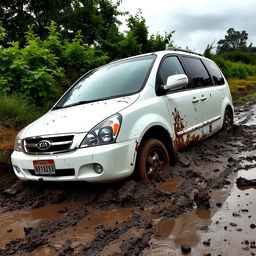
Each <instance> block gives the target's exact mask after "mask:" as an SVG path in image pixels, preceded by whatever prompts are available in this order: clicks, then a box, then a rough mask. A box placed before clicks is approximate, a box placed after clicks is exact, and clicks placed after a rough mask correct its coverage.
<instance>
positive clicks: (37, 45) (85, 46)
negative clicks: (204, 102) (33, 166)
mask: <svg viewBox="0 0 256 256" xmlns="http://www.w3.org/2000/svg"><path fill="white" fill-rule="evenodd" d="M120 3H121V1H115V3H113V1H111V0H90V1H87V0H59V1H57V2H56V1H54V2H52V3H51V4H50V5H49V4H48V2H45V1H42V0H38V1H34V0H26V1H20V0H13V1H3V3H2V4H1V6H0V14H1V15H0V17H1V20H0V95H1V96H0V125H4V126H10V127H13V126H15V125H16V124H18V125H22V126H23V125H26V124H27V123H30V122H31V121H32V120H34V119H35V118H36V117H38V116H39V115H40V113H43V112H44V110H45V109H48V108H50V107H51V106H52V105H53V103H54V102H55V101H56V100H57V99H58V98H59V97H60V95H61V94H62V93H63V92H64V91H65V90H66V89H67V88H68V87H69V86H70V85H71V84H72V83H73V82H74V81H75V80H76V79H77V78H78V77H80V76H81V75H82V74H84V73H85V72H87V71H89V70H91V69H94V68H95V67H98V66H100V65H104V64H106V63H107V62H110V61H112V60H115V59H120V58H125V57H129V56H132V55H136V54H142V53H146V52H152V51H158V50H164V49H165V48H166V47H168V46H173V44H174V42H173V41H172V36H173V33H174V31H172V32H170V33H165V34H164V35H160V34H155V35H150V34H149V32H148V27H147V25H146V20H145V19H144V18H143V16H142V13H141V11H140V10H139V11H138V13H137V14H136V15H134V16H132V15H129V13H121V12H120V11H118V7H119V5H120ZM122 15H126V17H127V20H126V22H127V31H125V32H120V31H119V27H120V25H121V23H120V21H119V20H118V17H119V16H122ZM3 24H4V27H3ZM247 39H248V34H247V32H246V31H242V32H239V31H235V30H234V29H233V28H230V29H229V30H228V31H227V35H226V36H225V38H224V39H221V40H219V41H218V47H217V51H216V53H215V54H214V53H212V51H213V46H212V45H208V47H207V48H206V50H205V56H206V57H209V58H211V59H213V60H214V61H216V63H217V64H218V65H219V67H220V68H221V69H222V71H223V73H224V74H225V76H226V77H227V78H228V79H230V78H234V77H236V78H240V79H241V78H243V79H244V78H246V77H248V76H253V75H254V76H255V75H256V47H254V46H252V44H250V45H249V46H247ZM248 90H249V89H248ZM14 95H15V96H14Z"/></svg>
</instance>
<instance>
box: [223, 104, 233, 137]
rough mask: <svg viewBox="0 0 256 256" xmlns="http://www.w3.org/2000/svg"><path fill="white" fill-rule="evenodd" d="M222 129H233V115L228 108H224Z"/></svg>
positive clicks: (229, 130) (226, 130) (227, 130)
mask: <svg viewBox="0 0 256 256" xmlns="http://www.w3.org/2000/svg"><path fill="white" fill-rule="evenodd" d="M222 129H223V130H224V131H225V132H231V131H232V130H233V115H232V112H231V111H230V110H229V109H226V110H225V114H224V120H223V126H222Z"/></svg>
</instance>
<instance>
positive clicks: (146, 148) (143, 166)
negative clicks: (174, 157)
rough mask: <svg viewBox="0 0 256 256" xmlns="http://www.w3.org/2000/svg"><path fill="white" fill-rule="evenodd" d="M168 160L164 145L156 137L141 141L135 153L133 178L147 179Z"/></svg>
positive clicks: (157, 171) (161, 168)
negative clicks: (135, 160)
mask: <svg viewBox="0 0 256 256" xmlns="http://www.w3.org/2000/svg"><path fill="white" fill-rule="evenodd" d="M169 162H170V160H169V154H168V151H167V149H166V147H165V145H164V144H163V143H162V142H161V141H160V140H157V139H146V140H145V141H143V142H142V144H141V145H140V148H139V152H138V155H137V162H136V169H135V178H136V179H140V180H143V181H148V180H150V179H151V178H152V177H154V176H155V175H156V174H157V173H159V172H161V171H162V170H163V168H164V166H165V165H168V164H169Z"/></svg>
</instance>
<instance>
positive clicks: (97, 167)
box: [93, 164, 103, 174]
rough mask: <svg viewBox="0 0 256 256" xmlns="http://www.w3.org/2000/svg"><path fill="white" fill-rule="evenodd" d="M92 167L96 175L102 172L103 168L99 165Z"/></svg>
mask: <svg viewBox="0 0 256 256" xmlns="http://www.w3.org/2000/svg"><path fill="white" fill-rule="evenodd" d="M93 167H94V171H95V172H96V173H97V174H101V173H102V172H103V167H102V166H101V165H100V164H94V166H93Z"/></svg>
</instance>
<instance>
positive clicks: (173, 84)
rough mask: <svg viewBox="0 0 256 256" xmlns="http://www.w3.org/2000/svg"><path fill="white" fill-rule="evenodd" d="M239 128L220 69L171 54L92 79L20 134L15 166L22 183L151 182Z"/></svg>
mask: <svg viewBox="0 0 256 256" xmlns="http://www.w3.org/2000/svg"><path fill="white" fill-rule="evenodd" d="M232 125H233V104H232V99H231V95H230V91H229V87H228V84H227V81H226V79H225V78H224V76H223V74H222V73H221V71H220V70H219V68H218V67H217V66H216V64H215V63H214V62H213V61H211V60H209V59H207V58H205V57H203V56H201V55H198V54H195V53H192V52H188V51H185V50H181V49H176V48H171V49H167V50H166V51H160V52H154V53H149V54H143V55H139V56H135V57H131V58H127V59H123V60H118V61H115V62H111V63H109V64H107V65H105V66H102V67H99V68H96V69H94V70H92V71H89V72H88V73H86V74H85V75H84V76H82V77H81V78H80V79H79V80H78V81H77V82H76V83H75V84H74V85H73V86H72V87H71V88H70V89H69V90H68V91H67V92H66V93H65V94H64V95H63V96H62V97H61V98H60V100H59V101H58V102H57V103H56V104H55V105H54V106H53V108H52V109H51V110H50V111H49V112H47V113H46V114H45V115H43V116H42V117H41V118H39V119H38V120H36V121H34V122H33V123H31V124H30V125H28V126H27V127H25V128H24V129H23V130H22V131H20V132H19V133H18V135H17V137H16V140H15V146H14V152H13V154H12V156H11V160H12V165H13V169H14V172H15V174H16V175H17V177H18V178H19V179H21V180H45V181H76V180H81V181H88V182H111V181H116V180H120V179H123V178H126V177H129V176H131V175H134V176H135V177H137V178H140V179H142V180H148V179H150V178H151V177H152V176H154V175H155V174H156V173H157V172H159V171H161V170H162V169H163V167H164V166H165V165H171V164H174V163H175V159H176V152H177V151H179V150H181V149H183V148H184V147H187V146H188V145H190V144H192V143H195V142H197V141H199V140H201V139H205V138H207V137H209V136H210V135H212V134H214V133H216V132H217V131H219V130H221V129H224V130H225V131H227V132H230V131H231V130H232Z"/></svg>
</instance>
